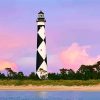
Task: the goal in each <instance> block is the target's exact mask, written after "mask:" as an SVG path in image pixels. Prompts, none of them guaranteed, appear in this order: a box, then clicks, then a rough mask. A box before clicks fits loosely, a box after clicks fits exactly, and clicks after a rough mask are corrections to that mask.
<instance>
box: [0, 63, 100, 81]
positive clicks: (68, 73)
mask: <svg viewBox="0 0 100 100" xmlns="http://www.w3.org/2000/svg"><path fill="white" fill-rule="evenodd" d="M5 70H6V71H7V75H5V74H4V73H0V79H15V80H16V79H18V80H28V79H32V80H38V77H37V75H36V73H35V72H31V73H30V74H29V75H28V76H26V75H24V73H23V72H14V71H13V70H12V69H11V68H6V69H5ZM59 71H60V73H48V79H50V80H61V79H62V80H89V79H100V61H98V62H97V63H96V64H94V65H81V66H80V68H79V69H78V70H77V71H76V72H75V71H74V70H72V69H65V68H62V69H60V70H59Z"/></svg>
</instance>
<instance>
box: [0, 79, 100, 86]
mask: <svg viewBox="0 0 100 100" xmlns="http://www.w3.org/2000/svg"><path fill="white" fill-rule="evenodd" d="M98 84H100V80H87V81H83V80H0V85H15V86H19V85H35V86H41V85H45V86H46V85H54V86H56V85H64V86H74V85H76V86H81V85H83V86H88V85H98Z"/></svg>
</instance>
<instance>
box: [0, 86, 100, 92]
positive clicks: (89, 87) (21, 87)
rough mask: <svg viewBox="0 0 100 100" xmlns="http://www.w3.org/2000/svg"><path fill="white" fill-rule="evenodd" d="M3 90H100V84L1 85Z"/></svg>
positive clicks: (0, 87)
mask: <svg viewBox="0 0 100 100" xmlns="http://www.w3.org/2000/svg"><path fill="white" fill-rule="evenodd" d="M2 90H6V91H7V90H11V91H13V90H17V91H100V85H96V86H32V85H28V86H0V91H2Z"/></svg>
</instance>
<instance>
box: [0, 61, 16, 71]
mask: <svg viewBox="0 0 100 100" xmlns="http://www.w3.org/2000/svg"><path fill="white" fill-rule="evenodd" d="M5 68H11V69H12V70H13V71H17V66H16V64H15V63H13V62H11V61H7V60H0V71H4V70H5Z"/></svg>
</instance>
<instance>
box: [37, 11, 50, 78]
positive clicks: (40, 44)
mask: <svg viewBox="0 0 100 100" xmlns="http://www.w3.org/2000/svg"><path fill="white" fill-rule="evenodd" d="M45 22H46V20H45V17H44V13H43V12H42V11H40V12H39V13H38V18H37V58H36V73H37V75H38V77H39V79H47V78H48V73H47V53H46V35H45Z"/></svg>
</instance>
